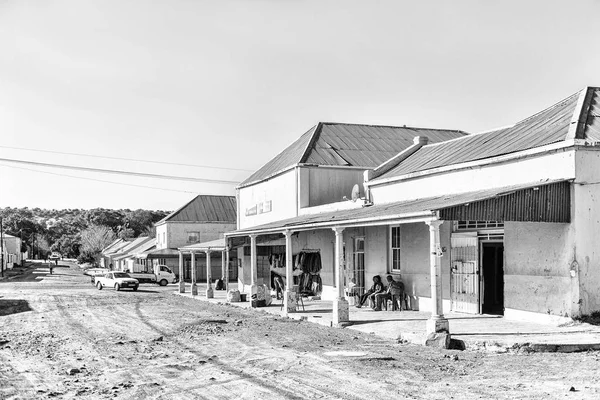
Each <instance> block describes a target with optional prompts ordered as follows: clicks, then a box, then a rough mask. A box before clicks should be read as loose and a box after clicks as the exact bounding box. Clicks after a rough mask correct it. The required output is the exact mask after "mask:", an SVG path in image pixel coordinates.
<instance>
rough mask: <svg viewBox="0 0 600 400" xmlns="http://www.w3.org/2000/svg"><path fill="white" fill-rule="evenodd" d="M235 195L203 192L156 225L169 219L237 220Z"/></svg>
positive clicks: (185, 220)
mask: <svg viewBox="0 0 600 400" xmlns="http://www.w3.org/2000/svg"><path fill="white" fill-rule="evenodd" d="M236 213H237V210H236V202H235V197H234V196H212V195H205V194H201V195H198V196H196V197H195V198H194V199H192V200H191V201H190V202H189V203H187V204H185V205H183V206H182V207H180V208H179V209H178V210H175V211H173V212H172V213H171V214H169V215H167V216H166V217H164V218H163V219H161V220H160V221H158V222H157V223H156V224H155V225H158V224H161V223H163V222H167V221H180V222H228V223H232V224H235V223H236V222H237V217H236V215H237V214H236Z"/></svg>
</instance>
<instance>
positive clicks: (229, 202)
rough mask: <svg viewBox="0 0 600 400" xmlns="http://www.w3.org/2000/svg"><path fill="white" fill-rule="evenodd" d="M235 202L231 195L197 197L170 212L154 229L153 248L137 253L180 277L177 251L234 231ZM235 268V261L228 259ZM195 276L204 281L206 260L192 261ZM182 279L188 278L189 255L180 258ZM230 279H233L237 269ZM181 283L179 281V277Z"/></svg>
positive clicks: (216, 265) (216, 264)
mask: <svg viewBox="0 0 600 400" xmlns="http://www.w3.org/2000/svg"><path fill="white" fill-rule="evenodd" d="M236 213H237V210H236V199H235V197H233V196H213V195H198V196H196V197H195V198H194V199H192V200H191V201H189V202H188V203H186V204H184V205H183V206H182V207H180V208H179V209H177V210H175V211H173V212H172V213H171V214H169V215H167V216H166V217H165V218H163V219H162V220H160V221H158V222H157V223H156V224H155V226H156V249H155V250H151V251H148V252H146V253H141V254H140V255H139V257H140V258H145V259H146V260H147V261H146V262H147V263H152V264H162V265H167V266H169V267H170V268H171V270H172V271H174V272H175V273H176V275H178V277H179V275H180V267H179V255H180V252H179V250H178V249H179V248H182V247H185V246H190V245H193V244H198V243H202V242H208V241H212V240H216V239H220V238H221V239H222V238H223V235H224V233H225V232H228V231H232V230H235V228H236V221H237V217H236ZM213 256H214V257H215V260H214V261H213V263H212V264H211V265H212V266H213V271H212V272H213V274H212V276H215V277H217V276H218V277H220V276H221V267H220V264H221V256H220V254H218V253H213ZM231 262H232V263H234V264H233V265H235V263H236V261H235V258H233V257H232V260H231ZM195 264H196V269H197V274H196V276H197V277H200V278H201V279H205V277H206V276H207V275H206V272H205V271H206V257H203V258H198V259H195ZM183 272H184V274H183V275H184V277H183V279H191V278H192V271H191V256H190V254H189V253H187V254H186V257H184V258H183ZM230 277H231V279H237V269H234V271H232V274H231V275H230ZM180 280H181V278H180Z"/></svg>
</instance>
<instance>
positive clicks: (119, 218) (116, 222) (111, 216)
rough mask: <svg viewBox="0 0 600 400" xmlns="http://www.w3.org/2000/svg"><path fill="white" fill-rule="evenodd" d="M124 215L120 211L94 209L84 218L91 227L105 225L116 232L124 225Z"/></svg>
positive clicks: (88, 211) (87, 212) (86, 213)
mask: <svg viewBox="0 0 600 400" xmlns="http://www.w3.org/2000/svg"><path fill="white" fill-rule="evenodd" d="M123 216H124V213H123V212H121V211H118V210H107V209H105V208H94V209H93V210H87V211H86V212H85V213H84V218H85V219H86V220H87V221H88V224H90V225H103V226H108V227H110V228H112V229H113V230H114V231H116V230H117V227H118V226H120V225H121V224H122V223H123Z"/></svg>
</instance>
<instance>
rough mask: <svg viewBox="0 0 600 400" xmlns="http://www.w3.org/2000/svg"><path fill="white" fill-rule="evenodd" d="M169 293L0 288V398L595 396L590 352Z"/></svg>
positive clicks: (32, 281)
mask: <svg viewBox="0 0 600 400" xmlns="http://www.w3.org/2000/svg"><path fill="white" fill-rule="evenodd" d="M173 291H174V287H171V286H167V287H159V286H152V285H143V286H142V287H141V288H140V290H139V291H138V292H132V291H119V292H116V291H114V290H107V289H105V290H102V291H98V290H96V289H95V288H94V287H92V285H91V284H90V282H89V279H88V278H87V277H85V276H83V275H82V273H81V271H79V269H78V267H77V266H75V265H74V264H70V265H63V266H61V267H59V268H57V269H55V274H54V275H48V274H47V268H44V267H39V268H37V269H31V270H30V271H28V273H27V274H25V275H23V276H22V277H20V278H17V279H11V280H5V281H0V398H3V399H4V398H7V399H40V398H67V399H70V398H92V399H95V398H124V399H148V398H156V399H231V398H236V399H259V398H260V399H361V400H363V399H371V398H419V399H420V398H423V399H437V398H439V399H452V398H455V399H471V398H484V399H488V398H500V399H513V398H520V399H529V398H532V399H542V398H544V399H545V398H560V399H564V398H568V399H581V398H586V399H597V398H600V354H599V353H579V354H548V353H546V354H489V353H475V352H460V351H455V350H451V351H450V350H449V351H446V350H434V349H429V348H424V347H420V346H414V345H405V344H399V343H395V342H393V341H388V340H385V339H381V338H378V337H376V336H374V335H366V334H361V333H359V332H356V331H351V330H344V329H331V328H325V327H322V326H318V325H313V324H310V323H307V322H299V321H295V320H291V319H286V318H277V317H274V316H272V315H268V314H264V313H261V312H253V311H250V310H243V309H239V308H236V307H232V306H226V305H222V306H220V305H211V304H208V303H205V302H201V301H195V300H191V299H186V298H182V297H180V296H174V295H173V294H172V293H173ZM571 388H573V390H571Z"/></svg>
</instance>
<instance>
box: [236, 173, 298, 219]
mask: <svg viewBox="0 0 600 400" xmlns="http://www.w3.org/2000/svg"><path fill="white" fill-rule="evenodd" d="M296 188H297V182H296V170H295V169H292V170H290V171H288V172H285V173H283V174H281V175H278V176H276V177H274V178H272V179H269V180H268V181H265V182H260V183H258V184H256V185H252V186H247V187H243V188H241V189H239V190H238V199H239V201H238V218H239V221H240V226H239V229H244V228H248V227H252V226H256V225H262V224H266V223H268V222H273V221H278V220H281V219H286V218H292V217H295V216H297V215H298V214H297V213H298V211H297V210H298V209H297V205H296V203H297V197H296V196H297V191H296ZM265 201H271V202H272V203H271V211H270V212H265V213H258V212H257V214H256V215H250V216H246V210H248V209H250V208H252V207H254V206H257V205H259V204H261V203H264V202H265Z"/></svg>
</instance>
